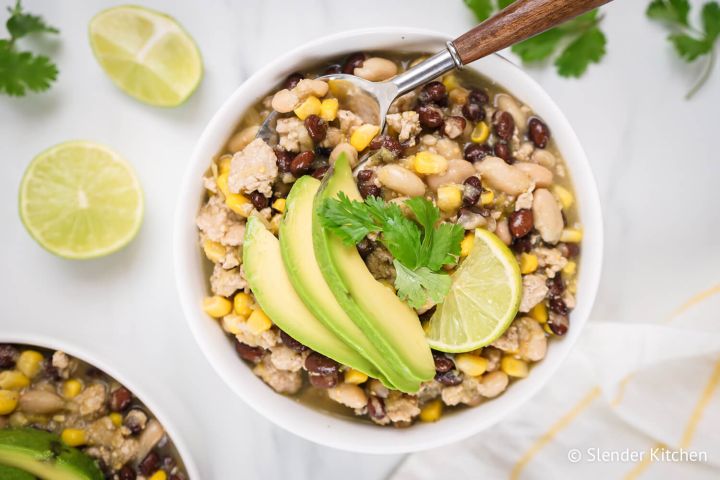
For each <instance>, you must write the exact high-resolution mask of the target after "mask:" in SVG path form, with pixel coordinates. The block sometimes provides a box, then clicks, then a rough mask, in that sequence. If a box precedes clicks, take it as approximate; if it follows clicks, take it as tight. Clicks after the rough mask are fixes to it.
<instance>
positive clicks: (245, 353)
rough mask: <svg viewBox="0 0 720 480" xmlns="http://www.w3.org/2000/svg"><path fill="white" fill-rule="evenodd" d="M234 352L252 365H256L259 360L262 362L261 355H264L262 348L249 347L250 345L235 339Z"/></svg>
mask: <svg viewBox="0 0 720 480" xmlns="http://www.w3.org/2000/svg"><path fill="white" fill-rule="evenodd" d="M235 351H236V352H237V354H238V355H239V356H240V358H242V359H243V360H247V361H248V362H252V363H258V362H259V361H260V360H262V357H263V355H265V349H264V348H262V347H251V346H250V345H247V344H245V343H242V342H240V341H238V340H237V339H236V340H235Z"/></svg>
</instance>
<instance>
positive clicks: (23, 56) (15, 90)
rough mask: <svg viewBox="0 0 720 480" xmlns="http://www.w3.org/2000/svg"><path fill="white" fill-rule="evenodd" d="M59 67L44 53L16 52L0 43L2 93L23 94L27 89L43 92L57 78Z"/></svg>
mask: <svg viewBox="0 0 720 480" xmlns="http://www.w3.org/2000/svg"><path fill="white" fill-rule="evenodd" d="M57 74H58V70H57V67H55V65H54V64H53V63H52V62H51V61H50V59H49V58H47V57H45V56H43V55H33V54H32V53H30V52H16V51H15V50H11V49H10V48H8V47H7V41H6V40H2V41H1V43H0V93H5V94H7V95H10V96H18V97H19V96H23V95H25V93H26V92H27V90H30V91H33V92H41V91H43V90H47V89H48V88H50V84H51V83H52V82H53V81H54V80H55V79H56V78H57Z"/></svg>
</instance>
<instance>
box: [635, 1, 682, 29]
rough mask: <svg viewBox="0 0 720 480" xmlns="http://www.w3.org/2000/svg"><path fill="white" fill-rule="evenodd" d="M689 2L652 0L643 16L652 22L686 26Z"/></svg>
mask: <svg viewBox="0 0 720 480" xmlns="http://www.w3.org/2000/svg"><path fill="white" fill-rule="evenodd" d="M689 13H690V2H689V1H688V0H653V1H652V2H650V5H648V7H647V10H646V11H645V14H646V15H647V16H648V17H649V18H652V19H653V20H660V21H664V22H668V23H678V24H680V25H685V26H687V25H688V14H689Z"/></svg>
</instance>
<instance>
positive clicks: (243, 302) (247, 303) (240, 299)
mask: <svg viewBox="0 0 720 480" xmlns="http://www.w3.org/2000/svg"><path fill="white" fill-rule="evenodd" d="M252 304H253V300H252V297H251V296H250V294H249V293H245V292H240V293H236V294H235V298H233V307H234V309H235V313H236V314H237V315H240V316H241V317H247V316H248V315H250V314H251V313H252Z"/></svg>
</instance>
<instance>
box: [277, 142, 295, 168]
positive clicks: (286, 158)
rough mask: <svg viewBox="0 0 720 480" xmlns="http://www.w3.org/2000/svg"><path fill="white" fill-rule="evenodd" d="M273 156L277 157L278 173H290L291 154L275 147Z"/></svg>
mask: <svg viewBox="0 0 720 480" xmlns="http://www.w3.org/2000/svg"><path fill="white" fill-rule="evenodd" d="M275 156H276V157H277V166H278V170H279V171H280V173H290V165H291V164H292V161H293V155H292V154H291V153H290V152H287V151H285V150H282V149H280V148H276V149H275Z"/></svg>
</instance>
